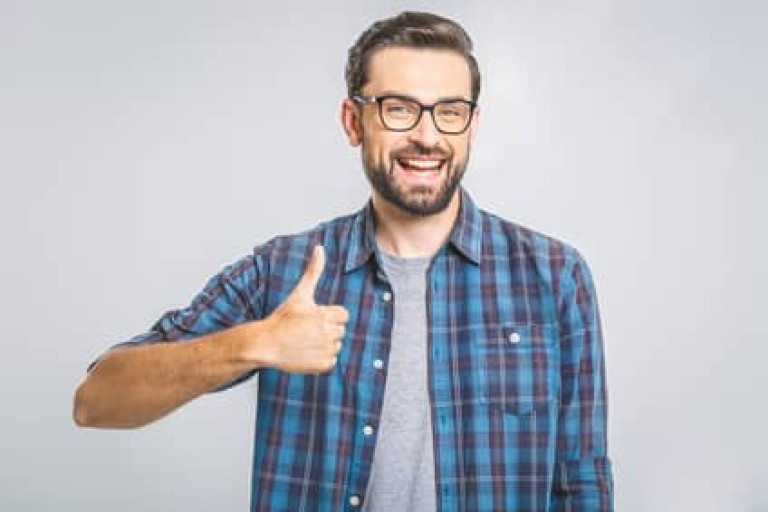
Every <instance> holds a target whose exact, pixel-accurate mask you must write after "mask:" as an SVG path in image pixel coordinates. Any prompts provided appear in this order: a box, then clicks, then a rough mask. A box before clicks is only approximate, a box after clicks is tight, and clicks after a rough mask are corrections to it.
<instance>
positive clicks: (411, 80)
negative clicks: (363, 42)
mask: <svg viewBox="0 0 768 512" xmlns="http://www.w3.org/2000/svg"><path fill="white" fill-rule="evenodd" d="M367 78H368V81H367V83H366V84H365V86H364V87H363V91H364V93H365V94H383V93H401V94H407V95H410V96H413V97H415V98H417V99H419V100H421V101H424V102H430V101H435V100H437V99H439V98H446V97H457V96H458V97H463V98H467V99H471V97H472V77H471V74H470V71H469V65H468V64H467V62H466V60H465V59H464V57H462V56H461V55H460V54H459V53H456V52H453V51H450V50H431V49H413V48H383V49H381V50H377V51H376V52H375V53H374V54H373V55H372V56H371V59H370V61H369V62H368V77H367Z"/></svg>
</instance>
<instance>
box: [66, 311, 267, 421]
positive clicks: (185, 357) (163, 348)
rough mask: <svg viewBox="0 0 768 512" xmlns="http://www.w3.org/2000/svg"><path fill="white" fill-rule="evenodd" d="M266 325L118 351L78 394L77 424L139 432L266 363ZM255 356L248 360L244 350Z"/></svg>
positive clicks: (92, 373)
mask: <svg viewBox="0 0 768 512" xmlns="http://www.w3.org/2000/svg"><path fill="white" fill-rule="evenodd" d="M263 344H264V326H263V324H262V323H261V322H249V323H247V324H243V325H240V326H237V327H233V328H231V329H228V330H225V331H222V332H218V333H214V334H210V335H207V336H201V337H199V338H197V339H195V340H193V341H171V342H162V343H151V344H147V345H138V346H134V347H123V348H117V349H114V350H112V351H110V352H109V353H107V355H106V356H104V358H103V359H101V360H100V361H99V362H98V363H97V364H96V365H95V367H94V368H93V369H92V370H91V371H90V373H89V374H88V376H87V377H86V379H85V381H84V382H83V383H82V384H81V385H80V387H79V388H78V390H77V392H76V394H75V407H74V420H75V423H77V424H78V425H79V426H81V427H83V426H88V427H100V428H135V427H140V426H143V425H146V424H148V423H150V422H152V421H155V420H157V419H159V418H161V417H163V416H165V415H166V414H168V413H170V412H172V411H173V410H175V409H177V408H178V407H180V406H182V405H184V404H185V403H187V402H189V401H190V400H192V399H193V398H196V397H198V396H200V395H202V394H204V393H207V392H210V391H213V390H215V389H217V388H219V387H221V386H224V385H225V384H227V383H229V382H231V381H233V380H235V379H236V378H238V377H240V376H241V375H243V374H246V373H248V372H250V371H252V370H257V369H259V368H261V367H263V365H264V364H265V363H264V361H263V360H262V359H261V358H260V357H259V356H258V352H259V348H258V347H261V346H263ZM249 345H251V346H253V347H254V348H255V350H253V352H254V356H255V357H254V356H251V357H252V359H250V360H249V357H248V356H246V348H247V347H248V346H249Z"/></svg>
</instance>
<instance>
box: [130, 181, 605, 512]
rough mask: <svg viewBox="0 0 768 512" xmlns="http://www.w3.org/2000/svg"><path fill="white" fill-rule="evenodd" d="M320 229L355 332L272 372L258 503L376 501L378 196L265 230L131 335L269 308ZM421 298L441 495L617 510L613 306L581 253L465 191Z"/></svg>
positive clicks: (470, 506) (169, 336) (322, 288)
mask: <svg viewBox="0 0 768 512" xmlns="http://www.w3.org/2000/svg"><path fill="white" fill-rule="evenodd" d="M316 244H322V245H323V246H324V247H325V251H326V255H327V262H326V266H325V270H324V272H323V275H322V277H321V279H320V282H319V283H318V287H317V291H316V294H315V299H316V301H317V302H318V303H320V304H341V305H343V306H345V307H346V308H347V309H348V310H349V313H350V321H349V324H348V326H347V334H346V337H345V338H344V341H343V348H342V351H341V353H340V354H339V359H338V363H337V365H336V367H335V368H334V369H333V370H332V371H331V372H330V373H328V374H324V375H320V376H313V375H299V374H289V373H284V372H281V371H278V370H274V369H264V370H261V371H260V372H259V376H258V382H259V384H258V386H259V391H258V407H257V425H256V434H255V435H256V439H255V443H254V447H255V448H254V455H253V487H252V505H251V509H252V510H253V511H271V512H276V511H291V512H293V511H304V510H306V511H315V510H318V511H320V510H323V511H325V510H328V511H331V510H333V511H339V510H346V511H355V510H360V508H361V506H362V502H363V500H365V496H364V493H365V490H366V487H367V482H368V478H369V475H370V473H371V463H372V461H373V453H374V446H375V444H376V433H377V430H376V427H377V424H378V421H379V417H380V413H381V406H382V402H383V397H384V388H385V382H386V378H387V358H388V355H389V350H390V332H391V330H392V322H393V302H394V301H396V300H397V297H396V296H393V294H392V290H391V288H390V286H389V284H388V281H387V277H386V275H384V273H383V271H382V270H381V268H382V267H381V265H380V264H379V261H380V260H379V253H378V249H377V246H376V243H375V234H374V219H373V211H372V206H371V204H370V203H369V204H368V205H367V206H366V207H365V208H363V209H362V210H361V211H360V212H358V213H357V214H355V215H350V216H347V217H342V218H339V219H336V220H333V221H330V222H327V223H324V224H321V225H319V226H318V227H316V228H315V229H312V230H310V231H307V232H305V233H302V234H298V235H293V236H283V237H278V238H275V239H273V240H271V241H270V242H268V243H266V244H265V245H262V246H259V247H256V249H255V250H254V252H253V254H252V255H249V256H247V257H245V258H243V259H241V260H240V261H238V262H237V263H235V264H233V265H231V266H228V267H226V268H225V269H224V270H223V271H221V272H220V273H219V274H218V275H216V276H214V277H213V278H212V279H211V280H210V281H209V282H208V284H207V285H206V287H205V289H204V290H203V291H202V292H201V293H200V294H199V295H198V296H197V297H195V299H194V300H193V301H192V303H191V304H190V305H189V306H188V307H187V308H185V309H182V310H176V311H170V312H168V313H166V314H165V315H164V316H163V317H162V318H161V319H160V320H159V321H158V322H157V323H156V324H155V325H154V326H153V328H152V329H151V331H150V332H148V333H145V334H143V335H140V336H137V337H135V338H134V339H132V340H131V343H152V342H157V341H163V340H173V339H189V338H194V337H196V336H199V335H203V334H207V333H211V332H214V331H217V330H220V329H224V328H227V327H230V326H233V325H235V324H238V323H242V322H246V321H249V320H254V319H260V318H263V317H265V316H267V315H269V314H270V312H271V311H273V310H274V309H275V308H276V307H277V306H278V305H279V304H280V303H281V302H282V301H283V300H284V299H285V298H286V297H287V295H288V294H289V293H290V292H291V291H292V289H293V287H294V285H295V284H296V283H297V281H298V280H299V278H300V276H301V275H302V273H303V271H304V268H305V266H306V262H307V261H308V258H309V255H310V252H311V247H313V246H314V245H316ZM426 301H427V306H428V307H427V311H428V333H429V335H428V340H427V347H426V350H427V355H428V381H429V402H430V404H431V413H432V425H433V441H434V447H435V478H436V490H437V503H438V508H439V510H441V511H459V510H462V511H464V510H480V511H500V510H506V511H531V512H541V511H547V510H554V511H604V510H612V509H613V490H612V487H613V486H612V473H611V465H610V462H609V460H608V457H607V448H606V389H605V372H604V360H603V346H602V339H601V330H600V320H599V316H598V308H597V301H596V298H595V293H594V289H593V284H592V279H591V276H590V273H589V269H588V268H587V266H586V264H585V263H584V261H583V260H582V258H581V257H580V255H579V254H578V253H577V252H576V251H575V250H574V249H572V248H571V247H569V246H567V245H564V244H563V243H561V242H558V241H556V240H554V239H552V238H548V237H546V236H544V235H542V234H539V233H536V232H534V231H531V230H528V229H526V228H523V227H521V226H519V225H516V224H514V223H511V222H508V221H505V220H502V219H500V218H498V217H496V216H493V215H491V214H489V213H486V212H484V211H481V210H479V209H478V208H477V207H476V206H475V205H474V204H473V202H472V200H471V199H470V198H469V196H468V195H467V193H466V192H464V191H462V202H461V210H460V213H459V217H458V219H457V221H456V223H455V225H454V227H453V229H452V231H451V234H450V237H449V240H448V242H447V243H446V244H445V245H444V246H443V247H442V248H441V249H440V250H439V251H438V253H437V254H436V255H435V257H434V259H433V261H432V264H431V266H430V267H429V270H428V272H427V296H426ZM247 377H248V376H243V378H242V379H239V380H238V382H239V381H241V380H244V379H245V378H247ZM233 384H234V383H233Z"/></svg>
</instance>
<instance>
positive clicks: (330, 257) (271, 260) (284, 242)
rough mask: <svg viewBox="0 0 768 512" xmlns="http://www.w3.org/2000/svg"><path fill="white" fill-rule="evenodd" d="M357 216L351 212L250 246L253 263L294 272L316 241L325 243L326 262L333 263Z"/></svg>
mask: <svg viewBox="0 0 768 512" xmlns="http://www.w3.org/2000/svg"><path fill="white" fill-rule="evenodd" d="M359 217H360V212H358V213H352V214H348V215H344V216H340V217H336V218H334V219H330V220H326V221H324V222H321V223H319V224H317V225H316V226H314V227H312V228H309V229H306V230H304V231H300V232H297V233H291V234H282V235H278V236H275V237H273V238H271V239H270V240H268V241H266V242H264V243H262V244H259V245H257V246H255V247H254V248H253V254H252V259H253V260H254V265H255V266H256V267H257V268H259V269H263V270H270V271H272V272H274V271H275V270H276V269H277V270H278V271H282V270H283V269H285V271H287V272H288V273H293V272H292V270H291V269H292V268H293V267H296V268H298V269H302V268H303V267H304V264H305V263H306V261H307V260H308V259H309V256H310V254H311V252H312V248H313V247H314V246H316V245H322V246H323V247H324V249H325V253H326V262H327V264H333V263H334V262H335V261H337V260H338V259H339V258H340V255H341V252H342V249H343V247H344V246H345V245H346V243H347V241H348V239H349V236H350V232H351V230H352V229H353V227H354V225H355V223H356V222H358V221H359Z"/></svg>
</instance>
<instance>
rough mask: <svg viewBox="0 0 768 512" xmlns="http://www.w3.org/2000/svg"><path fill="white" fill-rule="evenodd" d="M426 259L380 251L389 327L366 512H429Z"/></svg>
mask: <svg viewBox="0 0 768 512" xmlns="http://www.w3.org/2000/svg"><path fill="white" fill-rule="evenodd" d="M430 261H431V258H398V257H395V256H391V255H387V254H384V253H382V265H383V267H384V272H385V273H386V275H387V277H388V278H389V282H390V285H391V286H392V295H393V297H394V298H393V300H394V325H393V326H392V339H391V343H392V347H391V351H390V354H389V361H388V362H387V367H386V368H387V383H386V387H385V391H384V404H383V406H382V412H381V419H380V422H379V432H378V437H377V440H376V449H375V452H374V457H373V466H372V468H371V478H370V480H369V482H368V490H367V492H366V496H365V499H364V505H363V510H365V511H366V512H393V511H400V510H408V511H414V512H422V511H423V512H426V511H430V512H433V511H434V510H436V508H437V504H436V493H435V457H434V448H433V445H432V417H431V415H430V407H429V390H428V387H427V305H426V270H427V267H428V266H429V263H430Z"/></svg>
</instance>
